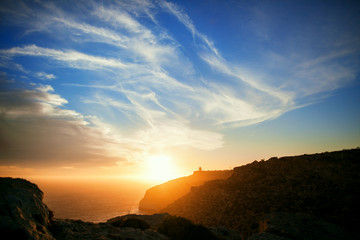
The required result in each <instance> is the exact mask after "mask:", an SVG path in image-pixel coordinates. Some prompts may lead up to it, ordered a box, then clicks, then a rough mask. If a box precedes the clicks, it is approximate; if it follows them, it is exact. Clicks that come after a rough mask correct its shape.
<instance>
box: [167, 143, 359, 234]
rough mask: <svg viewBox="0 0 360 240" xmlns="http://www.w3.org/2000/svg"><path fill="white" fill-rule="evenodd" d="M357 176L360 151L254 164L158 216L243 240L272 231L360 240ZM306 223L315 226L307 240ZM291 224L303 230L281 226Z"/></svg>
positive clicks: (194, 191)
mask: <svg viewBox="0 0 360 240" xmlns="http://www.w3.org/2000/svg"><path fill="white" fill-rule="evenodd" d="M359 172H360V149H353V150H344V151H338V152H331V153H328V152H326V153H321V154H313V155H302V156H294V157H282V158H271V159H269V160H267V161H260V162H258V161H255V162H253V163H251V164H248V165H245V166H241V167H237V168H235V169H234V174H233V175H232V176H231V177H230V178H228V179H226V180H217V181H211V182H208V183H205V184H204V185H203V186H199V187H197V188H193V189H192V190H191V192H190V193H189V194H187V195H186V196H184V197H182V198H180V199H178V200H177V201H175V202H174V203H172V204H170V205H169V206H168V207H166V208H165V209H163V210H162V212H168V213H170V214H175V215H178V216H183V217H185V218H188V219H190V220H192V221H193V222H195V223H199V224H204V225H205V226H226V227H229V228H232V229H237V230H239V231H240V232H241V233H242V234H243V236H244V237H245V238H247V237H249V236H251V235H253V234H260V233H261V234H262V235H261V236H260V235H258V237H259V238H258V239H272V238H267V237H269V234H272V235H274V232H275V233H276V234H278V235H279V236H278V237H287V238H286V239H352V238H353V239H360V238H359V234H358V233H357V227H358V226H359V223H360V222H359V214H360V207H359V202H360V201H359V200H360V187H359V186H360V178H359ZM281 214H282V215H281ZM279 216H283V217H279ZM269 219H273V220H272V222H274V219H277V220H276V221H275V222H277V224H276V226H277V227H269V226H271V221H270V222H269ZM279 219H282V222H281V221H280V220H279ZM299 219H300V220H299ZM306 221H307V222H308V223H307V224H308V225H306V224H305V223H306ZM301 222H302V223H303V224H302V225H301V224H300V223H301ZM309 222H310V223H313V224H310V225H312V226H319V228H318V229H317V230H313V233H314V234H312V235H311V236H307V235H304V234H306V233H307V232H308V231H309V230H308V229H309V228H308V227H306V226H309ZM292 225H295V226H297V228H300V229H301V227H302V230H303V231H299V229H298V230H297V231H298V232H297V233H294V229H292V230H289V229H286V228H285V227H284V226H288V227H289V226H292ZM279 226H280V227H279ZM279 228H280V229H279ZM274 229H275V230H274ZM330 229H339V230H338V231H335V232H333V231H331V230H330ZM341 229H345V230H341ZM317 231H318V232H317ZM289 232H290V233H289ZM319 233H320V234H319ZM348 233H351V235H350V234H348ZM289 236H290V237H289ZM319 236H322V237H319ZM261 237H263V238H261ZM252 239H257V238H255V236H253V238H252ZM274 239H281V238H274Z"/></svg>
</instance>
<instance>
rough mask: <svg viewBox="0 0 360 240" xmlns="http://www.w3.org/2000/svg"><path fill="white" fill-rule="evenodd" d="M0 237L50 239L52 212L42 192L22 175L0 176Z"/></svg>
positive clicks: (20, 239) (51, 237)
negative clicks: (20, 177)
mask: <svg viewBox="0 0 360 240" xmlns="http://www.w3.org/2000/svg"><path fill="white" fill-rule="evenodd" d="M0 194H1V195H0V196H1V197H0V235H1V236H0V238H1V239H19V240H22V239H24V240H26V239H44V240H45V239H46V240H52V239H54V237H53V236H52V234H51V232H50V230H49V226H50V221H51V218H52V212H51V211H50V210H49V209H48V208H47V206H46V205H45V204H44V203H43V202H42V199H43V193H42V191H41V190H40V189H39V188H38V187H37V186H36V185H35V184H33V183H30V182H28V181H26V180H23V179H12V178H0Z"/></svg>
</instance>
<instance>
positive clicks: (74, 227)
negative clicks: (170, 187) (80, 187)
mask: <svg viewBox="0 0 360 240" xmlns="http://www.w3.org/2000/svg"><path fill="white" fill-rule="evenodd" d="M42 197H43V193H42V192H41V190H40V189H39V188H38V187H37V186H36V185H35V184H32V183H30V182H28V181H26V180H24V179H12V178H0V239H2V240H55V239H58V240H92V239H101V240H115V239H116V240H122V239H123V240H125V239H128V240H130V239H132V240H156V239H159V240H166V239H174V240H176V239H179V240H181V239H184V240H185V239H186V240H197V239H208V240H218V239H224V240H227V239H228V240H230V239H234V240H236V239H239V240H241V238H239V236H240V234H239V233H238V232H237V231H232V230H228V229H217V228H214V229H211V230H210V229H208V228H206V227H204V226H201V225H198V224H193V223H192V222H191V221H190V220H187V219H185V218H182V217H175V216H171V215H169V214H154V215H134V214H131V215H126V216H121V217H116V218H112V219H109V220H108V221H107V222H104V223H91V222H83V221H80V220H70V219H53V214H52V212H51V211H50V210H49V209H48V208H47V206H46V205H45V204H44V203H43V202H42Z"/></svg>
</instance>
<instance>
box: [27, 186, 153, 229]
mask: <svg viewBox="0 0 360 240" xmlns="http://www.w3.org/2000/svg"><path fill="white" fill-rule="evenodd" d="M31 181H32V182H34V183H35V184H37V185H38V186H39V188H40V189H41V190H42V191H43V192H44V199H43V201H44V202H45V203H46V205H47V206H48V207H49V208H50V209H51V210H52V211H54V213H55V215H54V216H55V218H65V219H66V218H68V219H79V220H83V221H89V222H105V221H106V220H108V219H110V218H113V217H117V216H122V215H126V214H133V213H140V212H139V209H138V206H139V201H140V200H141V199H142V198H143V197H144V195H145V192H146V190H147V189H148V188H150V187H152V186H153V185H154V184H151V183H147V182H143V181H142V182H141V181H135V180H128V179H101V180H99V179H80V180H79V179H51V180H49V179H31Z"/></svg>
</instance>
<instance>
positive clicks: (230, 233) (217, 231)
mask: <svg viewBox="0 0 360 240" xmlns="http://www.w3.org/2000/svg"><path fill="white" fill-rule="evenodd" d="M209 229H210V231H211V232H212V233H213V234H214V235H215V236H216V237H217V238H218V239H223V240H225V239H226V240H242V236H241V233H240V232H239V231H237V230H234V229H228V228H226V227H217V228H209Z"/></svg>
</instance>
